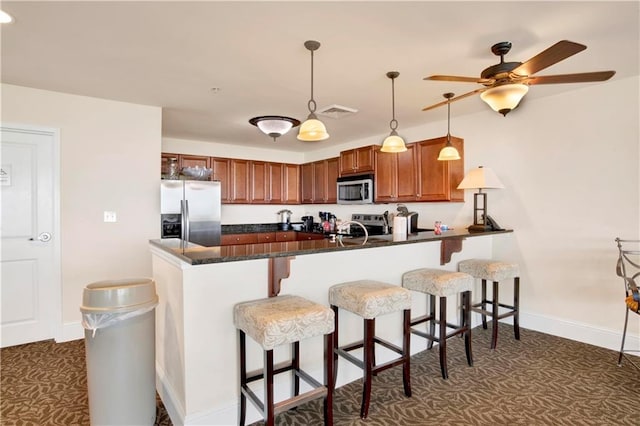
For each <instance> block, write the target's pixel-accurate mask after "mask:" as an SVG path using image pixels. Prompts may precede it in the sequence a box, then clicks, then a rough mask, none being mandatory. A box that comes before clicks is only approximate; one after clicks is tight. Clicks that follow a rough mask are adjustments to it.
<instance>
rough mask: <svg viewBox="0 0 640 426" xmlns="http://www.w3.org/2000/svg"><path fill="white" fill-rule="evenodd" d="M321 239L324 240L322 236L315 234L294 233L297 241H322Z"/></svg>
mask: <svg viewBox="0 0 640 426" xmlns="http://www.w3.org/2000/svg"><path fill="white" fill-rule="evenodd" d="M322 239H324V235H323V234H318V233H317V232H296V240H297V241H305V240H322Z"/></svg>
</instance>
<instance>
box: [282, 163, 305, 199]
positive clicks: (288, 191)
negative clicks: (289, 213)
mask: <svg viewBox="0 0 640 426" xmlns="http://www.w3.org/2000/svg"><path fill="white" fill-rule="evenodd" d="M300 189H301V188H300V166H299V165H297V164H283V165H282V203H283V204H300V195H301V191H300Z"/></svg>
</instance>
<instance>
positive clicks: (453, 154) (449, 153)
mask: <svg viewBox="0 0 640 426" xmlns="http://www.w3.org/2000/svg"><path fill="white" fill-rule="evenodd" d="M442 96H444V97H445V98H446V99H447V143H446V145H445V146H444V148H442V149H441V150H440V153H439V154H438V161H454V160H459V159H460V153H459V152H458V150H457V149H456V148H455V147H454V146H453V145H451V98H453V97H454V96H455V95H454V94H453V93H445V94H443V95H442Z"/></svg>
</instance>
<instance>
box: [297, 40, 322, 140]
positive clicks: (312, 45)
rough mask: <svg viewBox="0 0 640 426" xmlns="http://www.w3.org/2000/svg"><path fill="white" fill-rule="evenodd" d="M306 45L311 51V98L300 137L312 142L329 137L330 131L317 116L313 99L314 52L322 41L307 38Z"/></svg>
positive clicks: (299, 133)
mask: <svg viewBox="0 0 640 426" xmlns="http://www.w3.org/2000/svg"><path fill="white" fill-rule="evenodd" d="M304 47H306V48H307V50H308V51H310V52H311V99H309V102H308V103H307V106H308V108H309V117H307V120H306V121H305V122H304V123H302V126H300V131H299V132H298V139H299V140H301V141H311V142H313V141H323V140H325V139H328V138H329V133H327V128H326V127H325V126H324V123H322V121H320V120H318V117H316V114H315V112H316V101H315V100H313V52H314V51H315V50H318V49H319V48H320V42H317V41H315V40H307V41H305V42H304Z"/></svg>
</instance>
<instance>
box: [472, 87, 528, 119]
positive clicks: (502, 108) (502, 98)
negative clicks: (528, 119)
mask: <svg viewBox="0 0 640 426" xmlns="http://www.w3.org/2000/svg"><path fill="white" fill-rule="evenodd" d="M528 91H529V86H527V85H526V84H519V83H518V84H503V85H500V86H496V87H492V88H490V89H487V90H485V91H484V92H482V93H480V97H481V98H482V100H483V101H485V102H486V103H487V104H489V106H490V107H491V109H493V110H494V111H496V112H499V113H500V114H502V115H507V113H508V112H509V111H511V110H512V109H514V108H515V107H517V106H518V104H519V103H520V100H521V99H522V98H523V97H524V95H526V94H527V92H528Z"/></svg>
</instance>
